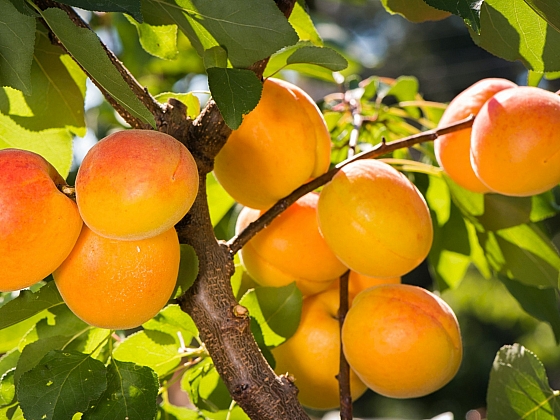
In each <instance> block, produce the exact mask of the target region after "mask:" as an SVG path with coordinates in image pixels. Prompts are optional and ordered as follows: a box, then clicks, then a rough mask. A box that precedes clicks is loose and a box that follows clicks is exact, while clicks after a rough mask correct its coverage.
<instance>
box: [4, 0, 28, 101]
mask: <svg viewBox="0 0 560 420" xmlns="http://www.w3.org/2000/svg"><path fill="white" fill-rule="evenodd" d="M0 10H2V14H1V15H0V87H1V86H10V87H12V88H14V89H19V90H21V91H22V92H24V93H25V94H26V95H30V94H31V90H32V88H31V62H32V60H33V48H34V43H35V18H33V17H30V16H26V15H24V14H21V13H20V12H19V11H18V10H17V9H16V8H15V6H14V5H13V4H12V3H11V2H10V1H8V0H0Z"/></svg>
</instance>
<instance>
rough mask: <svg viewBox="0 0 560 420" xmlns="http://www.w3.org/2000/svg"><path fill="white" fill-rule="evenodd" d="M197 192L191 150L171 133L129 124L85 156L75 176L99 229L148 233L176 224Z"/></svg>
mask: <svg viewBox="0 0 560 420" xmlns="http://www.w3.org/2000/svg"><path fill="white" fill-rule="evenodd" d="M197 192H198V170H197V166H196V163H195V161H194V159H193V157H192V155H191V153H190V152H189V150H188V149H187V148H186V147H185V146H184V145H183V144H182V143H180V142H179V141H177V140H175V139H174V138H173V137H171V136H170V135H168V134H164V133H160V132H157V131H148V130H125V131H119V132H116V133H114V134H111V135H109V136H107V137H105V138H104V139H102V140H101V141H99V142H98V143H97V144H95V145H94V146H93V147H92V148H91V150H90V151H89V152H88V153H87V155H86V156H85V158H84V160H83V162H82V165H81V166H80V169H79V170H78V174H77V176H76V201H77V203H78V208H79V210H80V214H81V215H82V218H83V219H84V222H85V224H86V225H88V227H89V228H90V229H91V230H93V231H94V232H95V233H97V234H98V235H102V236H105V237H107V238H113V239H122V240H137V239H145V238H149V237H151V236H156V235H158V234H160V233H162V232H165V231H167V230H169V229H170V228H171V227H172V226H174V225H175V224H176V223H177V222H178V221H179V220H181V219H182V218H183V216H184V215H185V214H186V213H187V212H188V210H189V209H190V208H191V206H192V203H193V202H194V199H195V198H196V195H197Z"/></svg>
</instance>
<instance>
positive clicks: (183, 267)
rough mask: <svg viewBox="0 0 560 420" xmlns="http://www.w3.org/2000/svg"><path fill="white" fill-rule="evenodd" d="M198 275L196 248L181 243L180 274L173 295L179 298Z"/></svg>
mask: <svg viewBox="0 0 560 420" xmlns="http://www.w3.org/2000/svg"><path fill="white" fill-rule="evenodd" d="M197 275H198V257H197V256H196V252H195V251H194V248H193V247H192V246H190V245H186V244H181V262H180V264H179V274H178V276H177V284H176V285H175V290H174V291H173V294H172V296H173V297H174V298H177V297H179V296H181V295H182V294H183V293H185V291H186V290H187V289H188V288H189V287H191V286H192V284H193V283H194V281H195V279H196V276H197Z"/></svg>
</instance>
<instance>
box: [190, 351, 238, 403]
mask: <svg viewBox="0 0 560 420" xmlns="http://www.w3.org/2000/svg"><path fill="white" fill-rule="evenodd" d="M181 388H183V389H184V390H185V391H186V392H187V393H188V394H189V397H190V398H191V401H192V402H193V404H194V405H196V406H197V407H198V408H200V409H203V410H208V411H210V412H217V411H219V410H220V409H225V408H228V407H229V406H230V404H231V396H230V394H229V392H228V390H227V388H226V386H225V384H224V382H223V381H222V380H221V378H220V375H218V372H217V371H216V368H215V367H214V364H213V363H212V360H211V359H210V358H209V357H206V358H204V359H203V360H202V361H201V362H199V363H197V364H196V365H195V366H193V367H191V368H190V369H188V370H187V371H186V372H185V374H184V375H183V378H182V379H181Z"/></svg>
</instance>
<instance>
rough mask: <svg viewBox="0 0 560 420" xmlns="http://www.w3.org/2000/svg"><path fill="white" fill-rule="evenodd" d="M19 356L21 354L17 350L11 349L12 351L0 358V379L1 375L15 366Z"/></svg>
mask: <svg viewBox="0 0 560 420" xmlns="http://www.w3.org/2000/svg"><path fill="white" fill-rule="evenodd" d="M20 355H21V353H20V352H19V350H18V349H13V350H12V351H10V352H8V353H6V354H4V355H2V356H0V377H2V375H4V374H5V373H6V372H7V371H9V370H10V369H13V368H15V367H16V366H17V363H18V360H19V357H20Z"/></svg>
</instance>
